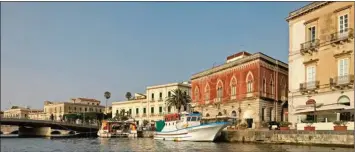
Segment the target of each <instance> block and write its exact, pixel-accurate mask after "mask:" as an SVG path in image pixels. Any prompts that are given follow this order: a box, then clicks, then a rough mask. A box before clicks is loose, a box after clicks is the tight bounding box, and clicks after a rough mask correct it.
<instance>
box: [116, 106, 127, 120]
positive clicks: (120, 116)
mask: <svg viewBox="0 0 355 152" xmlns="http://www.w3.org/2000/svg"><path fill="white" fill-rule="evenodd" d="M128 118H129V117H128V111H127V112H126V110H125V109H122V110H121V111H120V112H119V113H116V116H115V119H118V120H121V121H125V120H128Z"/></svg>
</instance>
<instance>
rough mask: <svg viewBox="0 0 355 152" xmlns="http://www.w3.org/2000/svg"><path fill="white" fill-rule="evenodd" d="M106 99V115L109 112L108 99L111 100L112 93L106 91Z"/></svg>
mask: <svg viewBox="0 0 355 152" xmlns="http://www.w3.org/2000/svg"><path fill="white" fill-rule="evenodd" d="M104 97H105V98H106V106H105V113H106V112H107V101H108V99H110V98H111V93H110V92H108V91H106V92H105V93H104Z"/></svg>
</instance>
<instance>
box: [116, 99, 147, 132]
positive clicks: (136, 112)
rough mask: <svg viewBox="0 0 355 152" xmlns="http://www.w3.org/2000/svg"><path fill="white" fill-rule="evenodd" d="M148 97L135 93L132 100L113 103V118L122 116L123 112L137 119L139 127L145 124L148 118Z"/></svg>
mask: <svg viewBox="0 0 355 152" xmlns="http://www.w3.org/2000/svg"><path fill="white" fill-rule="evenodd" d="M146 105H147V97H146V95H145V94H140V93H135V94H134V97H133V98H132V99H130V100H125V101H118V102H112V109H113V111H112V118H114V117H115V116H117V115H118V114H120V112H121V111H122V110H124V111H125V112H128V114H130V115H131V117H132V118H134V119H135V121H136V122H137V125H140V124H143V120H144V118H146V117H147V107H146Z"/></svg>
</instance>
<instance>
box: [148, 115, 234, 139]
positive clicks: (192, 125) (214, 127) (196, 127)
mask: <svg viewBox="0 0 355 152" xmlns="http://www.w3.org/2000/svg"><path fill="white" fill-rule="evenodd" d="M164 123H165V125H164V128H163V129H162V130H161V131H157V132H156V133H155V135H154V139H157V140H173V141H214V140H215V139H216V137H217V136H218V135H220V133H221V131H222V130H223V129H224V128H225V127H227V125H228V124H229V122H228V121H224V120H222V121H221V120H220V121H213V122H212V121H210V120H209V121H206V120H203V119H202V116H201V114H200V113H198V112H194V113H187V112H182V113H180V114H168V115H165V116H164Z"/></svg>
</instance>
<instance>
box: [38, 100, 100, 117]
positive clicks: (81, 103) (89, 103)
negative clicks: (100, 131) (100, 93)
mask: <svg viewBox="0 0 355 152" xmlns="http://www.w3.org/2000/svg"><path fill="white" fill-rule="evenodd" d="M104 110H105V107H104V106H101V105H100V101H99V100H96V99H89V98H72V99H70V100H69V102H52V101H45V102H44V112H45V113H48V114H49V115H53V116H54V120H61V119H64V118H63V115H64V114H69V113H86V112H97V113H103V112H104Z"/></svg>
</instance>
